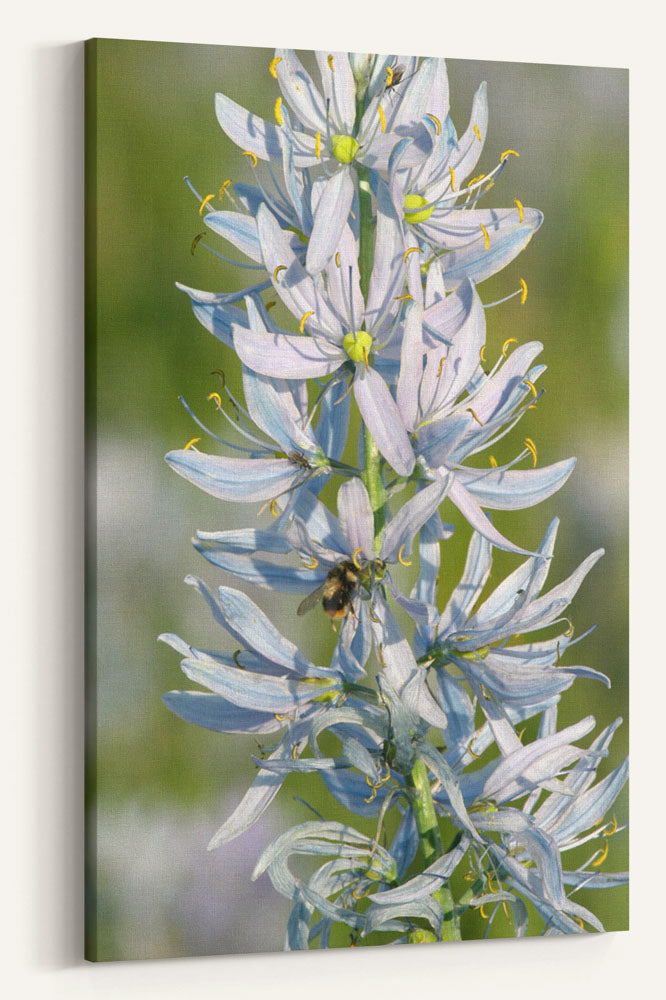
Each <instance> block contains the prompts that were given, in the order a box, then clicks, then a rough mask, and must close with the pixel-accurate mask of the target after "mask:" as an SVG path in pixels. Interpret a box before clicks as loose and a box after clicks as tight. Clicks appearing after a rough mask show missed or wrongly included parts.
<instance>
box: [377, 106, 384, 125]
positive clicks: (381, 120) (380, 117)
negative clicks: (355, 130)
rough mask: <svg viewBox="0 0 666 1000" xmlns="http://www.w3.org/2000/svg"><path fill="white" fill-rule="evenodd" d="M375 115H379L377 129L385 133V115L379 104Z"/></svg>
mask: <svg viewBox="0 0 666 1000" xmlns="http://www.w3.org/2000/svg"><path fill="white" fill-rule="evenodd" d="M377 114H378V115H379V127H380V129H381V130H382V132H386V115H385V114H384V109H383V107H382V106H381V104H378V105H377Z"/></svg>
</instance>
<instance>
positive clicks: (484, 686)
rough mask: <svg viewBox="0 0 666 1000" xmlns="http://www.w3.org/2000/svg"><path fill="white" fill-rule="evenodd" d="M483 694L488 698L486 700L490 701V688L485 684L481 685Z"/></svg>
mask: <svg viewBox="0 0 666 1000" xmlns="http://www.w3.org/2000/svg"><path fill="white" fill-rule="evenodd" d="M481 694H482V695H483V697H484V698H485V699H486V701H490V693H489V691H488V688H487V687H486V685H485V684H482V685H481Z"/></svg>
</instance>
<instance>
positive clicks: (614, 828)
mask: <svg viewBox="0 0 666 1000" xmlns="http://www.w3.org/2000/svg"><path fill="white" fill-rule="evenodd" d="M614 833H617V819H616V818H615V816H613V822H612V823H611V828H610V830H602V831H601V834H602V836H603V837H612V836H613V834H614Z"/></svg>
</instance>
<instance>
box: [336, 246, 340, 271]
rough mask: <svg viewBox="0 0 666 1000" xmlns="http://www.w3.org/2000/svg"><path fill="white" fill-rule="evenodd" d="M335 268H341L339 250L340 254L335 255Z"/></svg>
mask: <svg viewBox="0 0 666 1000" xmlns="http://www.w3.org/2000/svg"><path fill="white" fill-rule="evenodd" d="M335 266H336V267H340V251H339V250H338V252H337V253H336V255H335Z"/></svg>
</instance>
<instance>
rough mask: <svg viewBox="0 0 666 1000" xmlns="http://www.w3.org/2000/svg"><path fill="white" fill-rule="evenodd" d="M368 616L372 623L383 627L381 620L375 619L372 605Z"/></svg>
mask: <svg viewBox="0 0 666 1000" xmlns="http://www.w3.org/2000/svg"><path fill="white" fill-rule="evenodd" d="M368 614H369V615H370V621H373V622H374V623H375V625H381V623H382V620H381V618H375V616H374V615H373V613H372V605H371V606H370V610H369V612H368Z"/></svg>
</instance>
